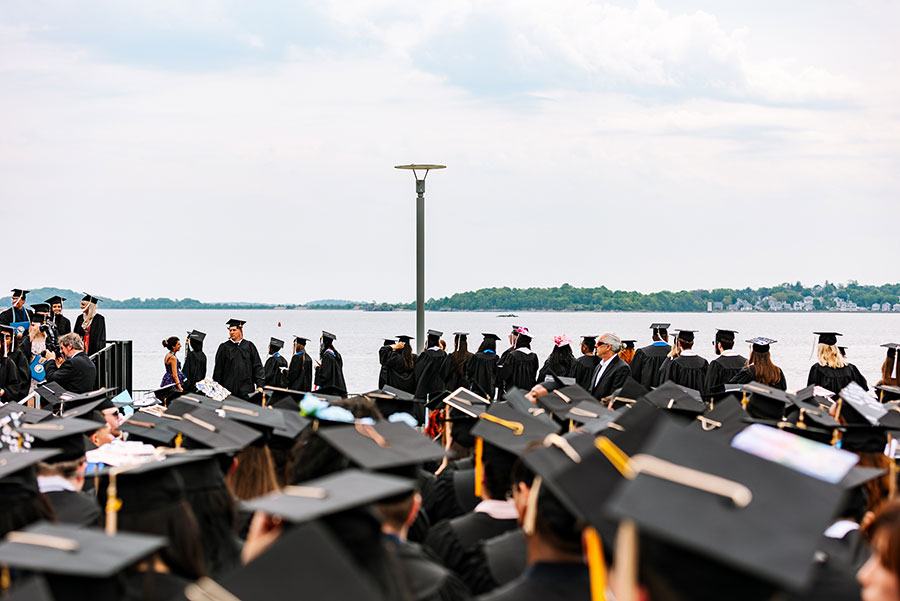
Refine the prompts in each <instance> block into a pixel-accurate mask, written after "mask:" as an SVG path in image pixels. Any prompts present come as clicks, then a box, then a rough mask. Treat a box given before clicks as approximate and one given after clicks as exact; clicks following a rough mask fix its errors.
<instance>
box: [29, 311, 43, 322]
mask: <svg viewBox="0 0 900 601" xmlns="http://www.w3.org/2000/svg"><path fill="white" fill-rule="evenodd" d="M28 317H29V319H30V320H31V323H33V324H36V323H44V319H46V318H47V316H46V315H45V314H44V313H38V312H37V311H35V312H34V313H32V314H30V315H29V316H28Z"/></svg>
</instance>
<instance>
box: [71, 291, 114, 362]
mask: <svg viewBox="0 0 900 601" xmlns="http://www.w3.org/2000/svg"><path fill="white" fill-rule="evenodd" d="M99 302H100V299H99V298H97V297H95V296H91V295H90V294H85V295H84V298H82V299H81V315H79V316H78V317H77V318H76V319H75V327H74V328H72V331H73V332H75V333H76V334H78V335H79V336H81V340H82V341H83V342H84V352H85V353H87V355H88V357H90V356H91V355H94V354H96V353H99V352H100V351H102V350H103V349H104V348H105V347H106V318H105V317H103V316H102V315H100V314H99V313H97V303H99ZM88 316H90V319H88ZM86 322H87V326H85V323H86Z"/></svg>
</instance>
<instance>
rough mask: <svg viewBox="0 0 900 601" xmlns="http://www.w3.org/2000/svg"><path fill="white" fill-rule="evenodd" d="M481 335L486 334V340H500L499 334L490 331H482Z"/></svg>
mask: <svg viewBox="0 0 900 601" xmlns="http://www.w3.org/2000/svg"><path fill="white" fill-rule="evenodd" d="M481 335H482V336H484V338H485V340H500V337H499V336H497V335H496V334H491V333H490V332H482V333H481Z"/></svg>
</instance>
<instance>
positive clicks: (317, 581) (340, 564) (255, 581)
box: [185, 523, 380, 601]
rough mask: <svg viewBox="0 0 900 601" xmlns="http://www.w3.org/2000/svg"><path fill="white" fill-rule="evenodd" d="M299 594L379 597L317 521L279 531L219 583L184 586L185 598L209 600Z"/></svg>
mask: <svg viewBox="0 0 900 601" xmlns="http://www.w3.org/2000/svg"><path fill="white" fill-rule="evenodd" d="M261 583H265V586H261ZM299 590H302V591H303V599H304V600H306V601H345V600H349V599H373V600H375V599H379V598H380V595H379V594H378V593H377V592H376V591H375V590H374V588H373V587H372V584H371V583H370V582H369V581H368V580H366V578H365V576H364V575H363V572H362V571H361V570H360V569H359V567H358V566H357V565H356V564H355V563H354V562H353V559H352V558H351V557H350V556H349V555H348V553H347V551H346V549H345V548H344V547H343V546H342V545H341V543H340V542H338V541H337V539H336V538H335V537H334V535H332V534H331V533H330V532H329V531H328V529H327V528H326V527H324V526H322V525H320V524H316V523H310V524H303V525H302V526H296V527H294V528H291V529H290V530H288V531H286V532H284V533H283V534H282V535H281V536H280V537H278V540H276V541H275V543H274V544H273V545H272V546H271V547H270V548H269V549H267V550H266V551H265V552H264V553H263V554H262V555H260V556H259V557H257V558H256V559H255V560H253V561H251V562H250V563H249V564H247V565H246V566H243V567H239V568H236V569H234V570H232V571H230V572H227V575H223V578H222V579H221V580H220V581H218V582H216V581H214V580H211V579H210V578H206V577H204V578H201V579H199V580H198V581H197V582H194V583H192V584H190V585H188V587H187V588H186V589H185V596H186V597H187V598H188V599H195V600H197V599H206V600H208V601H213V600H222V601H224V600H225V599H230V600H231V601H236V600H238V599H240V600H241V601H270V600H271V599H272V598H273V597H275V598H281V597H290V596H291V595H293V594H295V593H296V591H299Z"/></svg>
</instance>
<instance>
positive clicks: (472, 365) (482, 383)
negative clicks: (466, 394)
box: [466, 351, 499, 400]
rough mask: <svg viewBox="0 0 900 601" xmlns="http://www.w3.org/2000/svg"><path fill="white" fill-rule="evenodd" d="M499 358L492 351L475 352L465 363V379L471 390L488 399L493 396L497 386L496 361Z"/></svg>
mask: <svg viewBox="0 0 900 601" xmlns="http://www.w3.org/2000/svg"><path fill="white" fill-rule="evenodd" d="M498 360H499V358H498V357H497V353H495V352H493V351H483V352H481V353H475V354H474V355H472V358H471V359H469V361H468V363H466V379H468V380H469V384H470V387H471V389H472V391H473V392H474V393H475V394H477V395H480V396H486V397H487V398H488V400H492V399H493V398H494V393H495V389H496V388H497V362H498Z"/></svg>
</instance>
